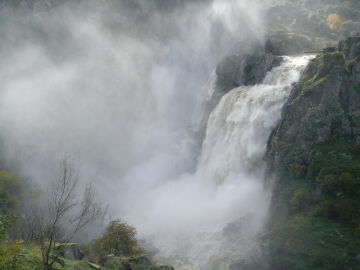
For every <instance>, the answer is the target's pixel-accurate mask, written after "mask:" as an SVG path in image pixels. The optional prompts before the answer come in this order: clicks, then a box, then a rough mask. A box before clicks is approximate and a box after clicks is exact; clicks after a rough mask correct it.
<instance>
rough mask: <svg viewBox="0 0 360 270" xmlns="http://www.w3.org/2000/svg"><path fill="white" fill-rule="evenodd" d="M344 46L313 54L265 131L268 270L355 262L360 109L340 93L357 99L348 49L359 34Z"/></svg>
mask: <svg viewBox="0 0 360 270" xmlns="http://www.w3.org/2000/svg"><path fill="white" fill-rule="evenodd" d="M356 42H357V43H356ZM356 44H357V45H356ZM343 45H344V46H345V45H346V46H347V47H346V46H345V47H346V50H347V51H345V49H344V51H336V52H330V53H323V54H321V55H319V56H317V57H316V58H315V59H314V60H312V61H311V63H310V64H309V66H308V68H307V69H306V71H305V72H304V74H303V76H302V78H301V80H300V82H299V84H298V85H297V86H296V88H295V90H294V91H296V93H295V95H294V96H293V97H292V99H291V100H290V102H289V103H288V104H287V105H286V106H285V108H284V114H283V118H282V120H281V121H282V122H281V124H280V125H279V126H280V128H279V129H277V130H275V131H274V133H273V134H272V136H271V138H270V142H269V146H270V148H269V151H268V160H269V161H270V164H271V165H272V167H273V169H274V171H275V172H276V174H277V176H278V179H277V180H278V181H277V182H276V185H275V188H274V197H273V209H274V213H275V215H274V216H275V217H276V218H274V219H273V220H272V225H271V230H270V232H269V236H268V238H267V239H268V242H267V244H268V250H269V253H270V257H271V262H270V265H271V267H270V269H271V270H280V269H296V270H329V269H330V270H331V269H334V270H335V269H336V270H339V269H340V270H341V269H344V270H345V269H352V270H359V269H360V145H359V142H358V140H359V136H360V132H359V126H360V119H359V117H358V116H357V113H358V110H359V108H358V107H356V108H351V110H352V111H350V110H349V106H350V105H349V104H350V101H349V100H345V99H343V98H342V97H343V96H344V95H349V96H352V95H353V96H354V97H356V98H358V97H357V95H358V92H359V91H360V89H356V87H355V86H354V85H352V87H351V85H349V84H348V83H347V82H349V81H351V79H350V78H354V76H353V75H354V74H351V72H352V69H350V68H347V67H348V66H349V63H350V62H351V63H352V65H354V64H355V63H358V61H359V60H360V59H354V58H351V55H350V54H349V52H348V51H350V50H351V49H352V48H354V46H355V49H356V48H357V46H359V45H360V39H349V40H347V41H345V42H344V43H343ZM351 46H352V48H351ZM339 48H340V46H339ZM356 50H357V49H356ZM351 76H353V77H351ZM355 76H356V74H355ZM356 85H357V84H356ZM354 90H355V91H354ZM352 106H353V105H352ZM356 106H357V105H356ZM294 122H301V123H303V124H302V125H301V126H299V125H294V124H293V123H294ZM291 130H295V131H293V132H292V133H291Z"/></svg>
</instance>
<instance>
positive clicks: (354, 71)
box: [268, 37, 360, 169]
mask: <svg viewBox="0 0 360 270" xmlns="http://www.w3.org/2000/svg"><path fill="white" fill-rule="evenodd" d="M359 72H360V37H353V38H349V39H347V40H345V41H342V42H340V44H339V46H338V49H337V51H335V52H331V53H323V54H321V55H319V56H317V57H316V58H315V59H314V60H312V61H311V63H310V64H309V66H308V67H307V69H306V71H305V72H304V75H303V76H302V78H301V80H300V82H299V83H298V84H297V85H296V86H295V87H294V89H293V91H292V93H291V95H290V98H289V100H288V102H287V103H286V104H285V106H284V109H283V114H282V119H281V122H280V123H279V125H278V126H277V128H276V129H275V130H274V132H273V134H272V136H271V139H270V141H269V146H268V160H269V161H270V164H271V165H272V167H274V166H275V167H276V168H283V169H284V168H285V169H286V168H288V167H289V166H290V165H291V163H293V162H298V163H301V164H309V163H310V160H307V158H309V156H304V157H302V158H300V156H296V155H295V153H294V151H295V152H296V153H298V154H299V153H300V152H304V153H305V152H306V153H307V152H309V151H310V150H311V149H312V147H313V146H314V145H318V144H321V143H327V142H329V141H331V140H335V139H337V138H343V139H346V140H347V141H348V142H349V143H350V142H351V143H352V144H354V145H360V75H359V74H360V73H359Z"/></svg>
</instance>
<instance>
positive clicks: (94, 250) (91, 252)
mask: <svg viewBox="0 0 360 270" xmlns="http://www.w3.org/2000/svg"><path fill="white" fill-rule="evenodd" d="M84 251H85V253H87V255H88V256H89V257H90V258H91V259H92V260H93V261H95V262H97V263H100V264H102V263H103V261H104V259H105V257H106V256H107V255H110V254H111V255H115V256H121V257H132V256H138V255H141V254H142V253H143V252H144V251H143V249H142V248H141V247H140V246H139V244H138V242H137V240H136V229H135V228H134V227H132V226H130V225H128V224H126V223H123V222H121V221H120V220H114V221H111V222H110V224H109V225H108V226H107V227H106V229H105V232H104V233H103V235H102V237H101V238H99V239H95V240H93V241H92V242H91V243H90V245H88V246H87V247H85V250H84Z"/></svg>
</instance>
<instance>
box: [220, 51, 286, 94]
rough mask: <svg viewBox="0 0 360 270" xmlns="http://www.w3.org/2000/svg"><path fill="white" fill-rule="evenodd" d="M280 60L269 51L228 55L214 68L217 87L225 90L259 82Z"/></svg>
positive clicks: (222, 90)
mask: <svg viewBox="0 0 360 270" xmlns="http://www.w3.org/2000/svg"><path fill="white" fill-rule="evenodd" d="M280 62H281V58H280V57H277V56H274V55H272V54H269V53H255V54H253V55H232V56H228V57H226V58H224V59H223V60H222V61H221V62H220V64H219V65H218V66H217V68H216V75H217V82H216V84H217V89H218V91H221V92H226V91H229V90H231V89H233V88H235V87H238V86H241V85H255V84H257V83H260V82H261V81H262V80H263V79H264V78H265V75H266V73H267V72H268V71H269V70H271V69H272V68H273V67H275V66H278V65H279V64H280Z"/></svg>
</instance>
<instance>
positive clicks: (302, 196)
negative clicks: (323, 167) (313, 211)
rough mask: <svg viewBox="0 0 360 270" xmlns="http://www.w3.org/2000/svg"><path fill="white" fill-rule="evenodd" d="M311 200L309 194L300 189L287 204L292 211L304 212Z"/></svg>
mask: <svg viewBox="0 0 360 270" xmlns="http://www.w3.org/2000/svg"><path fill="white" fill-rule="evenodd" d="M311 200H312V198H311V193H310V192H309V191H308V190H307V189H305V188H300V189H297V190H296V191H295V192H294V194H293V197H292V198H291V200H290V201H289V203H290V205H291V206H292V208H293V209H294V210H306V209H307V207H308V206H309V205H310V204H311Z"/></svg>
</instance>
